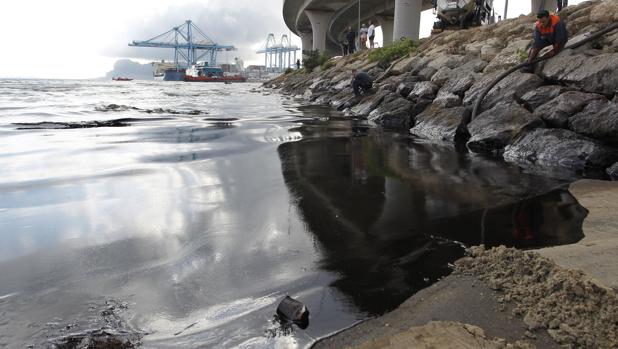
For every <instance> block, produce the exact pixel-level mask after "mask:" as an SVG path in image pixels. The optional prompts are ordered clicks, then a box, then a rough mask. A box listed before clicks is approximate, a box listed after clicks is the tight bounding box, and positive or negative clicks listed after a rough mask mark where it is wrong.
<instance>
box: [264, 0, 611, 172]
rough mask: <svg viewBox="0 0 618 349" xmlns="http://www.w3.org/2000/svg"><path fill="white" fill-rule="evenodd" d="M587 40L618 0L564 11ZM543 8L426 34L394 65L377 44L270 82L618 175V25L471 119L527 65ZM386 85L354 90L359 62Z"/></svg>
mask: <svg viewBox="0 0 618 349" xmlns="http://www.w3.org/2000/svg"><path fill="white" fill-rule="evenodd" d="M560 15H561V17H562V18H563V19H564V20H565V21H566V24H567V29H568V31H569V33H570V35H571V39H570V41H569V42H570V43H573V42H577V41H579V40H582V39H584V38H586V37H587V36H589V35H590V34H591V33H594V32H596V31H598V30H600V29H603V28H604V27H606V26H608V25H610V24H612V23H615V22H617V21H618V0H603V1H587V2H583V3H581V4H579V5H577V6H570V7H568V8H566V9H563V11H562V12H561V13H560ZM534 21H535V18H534V16H532V15H530V16H520V17H519V18H516V19H511V20H506V21H502V22H499V23H497V24H493V25H489V26H484V27H480V28H474V29H470V30H463V31H445V32H443V33H440V34H438V35H435V36H432V37H430V38H428V39H425V40H424V41H422V42H421V44H420V47H419V48H418V50H416V51H415V52H414V53H411V54H410V55H409V56H407V57H403V58H400V59H398V60H396V61H394V62H392V64H390V65H389V64H381V63H379V62H370V61H369V59H368V51H364V52H360V53H357V54H355V55H351V56H346V57H338V58H333V59H332V60H331V61H330V62H329V64H328V65H326V67H325V68H326V69H324V70H322V69H320V68H317V69H316V70H314V71H313V72H311V73H301V72H295V73H289V74H285V75H282V76H281V77H279V78H277V79H275V80H272V81H270V82H268V83H266V84H265V86H267V87H271V88H276V89H280V91H281V92H282V93H283V94H286V95H290V96H293V97H297V98H302V99H304V100H305V101H307V102H310V103H314V104H326V105H330V106H331V107H333V108H336V109H338V110H340V111H342V112H344V113H345V114H346V115H348V116H350V117H356V118H367V119H368V120H370V121H371V122H374V123H375V124H377V125H381V126H383V127H387V128H396V129H400V130H409V132H410V133H411V134H412V135H414V136H415V137H420V138H426V139H430V140H436V141H440V142H444V141H446V142H450V143H455V144H458V145H465V146H466V147H467V149H468V150H469V151H471V152H474V153H494V154H499V155H502V156H503V157H504V159H505V160H506V161H508V162H513V163H516V164H518V165H520V166H522V167H524V168H529V169H533V170H534V169H537V168H541V170H542V171H546V170H548V169H552V170H553V171H555V170H556V169H557V170H558V171H555V172H561V171H567V172H572V173H579V174H589V173H596V174H597V175H596V176H597V177H598V176H599V174H602V175H600V176H603V177H604V178H611V179H614V180H618V64H616V62H618V31H613V32H610V33H608V34H607V35H605V36H603V37H601V38H600V39H597V40H596V41H593V42H590V43H588V44H585V45H583V46H581V47H579V48H577V49H573V50H571V49H567V50H564V51H563V52H561V53H560V54H559V55H558V56H556V57H554V58H553V59H551V60H549V61H546V62H544V63H540V64H539V65H538V66H537V67H536V71H535V73H533V74H528V73H522V72H515V73H513V74H511V75H509V76H508V77H507V78H506V79H504V80H502V81H501V82H500V83H499V84H498V85H496V86H495V87H494V88H493V89H492V90H491V91H490V92H489V94H488V95H487V96H486V97H485V99H484V100H483V104H482V107H481V112H480V114H479V115H478V116H477V117H476V118H475V119H474V120H472V119H471V111H472V107H473V105H474V103H475V102H476V100H477V98H478V96H479V95H480V94H481V92H482V90H483V89H484V88H485V87H486V86H487V85H488V84H489V83H491V82H492V81H493V80H494V79H495V78H496V77H497V76H498V75H500V74H501V73H502V72H504V71H506V70H508V69H509V68H511V67H513V66H515V65H517V64H519V63H520V62H521V60H522V58H523V57H525V55H526V53H527V49H528V48H529V47H530V44H531V35H532V30H531V28H532V25H533V23H534ZM353 68H356V69H361V70H364V71H366V72H367V73H368V74H369V75H371V76H372V77H373V78H374V79H375V80H376V83H375V84H374V86H375V87H376V88H375V92H374V93H371V94H366V95H363V96H361V97H360V98H355V97H353V93H352V89H351V87H350V82H351V73H350V71H351V69H353Z"/></svg>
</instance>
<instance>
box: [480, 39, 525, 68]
mask: <svg viewBox="0 0 618 349" xmlns="http://www.w3.org/2000/svg"><path fill="white" fill-rule="evenodd" d="M528 46H530V40H514V41H511V42H509V44H508V45H507V46H506V47H505V48H504V49H503V50H502V51H500V53H499V54H498V55H496V56H495V57H494V58H493V59H492V60H491V62H489V64H488V65H487V67H486V68H485V70H484V72H485V73H493V72H495V71H502V70H505V69H508V68H511V67H513V66H516V65H518V64H519V63H521V58H522V55H523V54H525V53H526V52H528V50H527V48H528Z"/></svg>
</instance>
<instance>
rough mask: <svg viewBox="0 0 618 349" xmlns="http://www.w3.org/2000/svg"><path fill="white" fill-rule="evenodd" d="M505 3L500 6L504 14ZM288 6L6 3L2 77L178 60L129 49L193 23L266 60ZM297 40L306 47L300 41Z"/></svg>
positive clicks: (76, 73) (122, 0) (245, 2)
mask: <svg viewBox="0 0 618 349" xmlns="http://www.w3.org/2000/svg"><path fill="white" fill-rule="evenodd" d="M548 1H549V0H548ZM581 1H583V0H579V1H578V0H572V1H571V2H570V3H571V4H576V3H579V2H581ZM503 4H504V2H503V1H502V0H496V1H495V5H496V11H497V12H498V13H502V11H503V7H504V6H503ZM281 9H282V0H261V1H260V3H259V6H258V5H257V3H256V2H255V1H254V0H233V1H231V0H200V1H198V0H107V1H101V0H92V1H83V0H54V1H49V0H21V1H6V2H4V3H3V4H2V11H0V42H1V43H2V45H3V49H2V53H1V54H0V76H5V77H7V76H8V77H17V76H20V77H47V78H56V77H57V78H87V77H97V76H103V75H104V73H105V72H106V71H108V70H111V68H112V65H113V62H114V61H115V60H116V59H118V58H126V57H132V58H144V59H148V58H149V59H155V58H159V57H161V55H168V56H167V57H171V50H169V51H157V50H148V49H136V48H129V47H127V43H128V42H129V41H131V40H145V39H149V38H150V37H153V36H155V35H157V34H160V33H163V32H165V31H167V30H168V29H170V28H172V27H173V26H174V25H179V24H181V23H183V22H184V21H185V20H186V19H192V20H194V21H195V22H196V24H198V26H200V27H201V28H202V29H203V30H204V31H205V32H206V34H208V35H210V36H212V37H213V39H215V40H217V41H218V42H219V43H223V44H233V45H235V46H237V47H239V51H238V52H236V53H234V54H227V56H228V58H229V59H233V57H234V56H236V55H238V56H241V57H243V58H245V61H246V62H261V61H262V60H261V59H260V57H259V56H257V55H255V54H254V50H255V48H256V47H259V44H260V43H261V42H262V41H263V40H265V39H266V35H267V34H268V33H270V32H273V33H275V34H276V36H277V37H280V36H281V34H284V33H288V29H287V28H286V27H285V25H284V23H283V18H282V14H281ZM529 10H530V4H529V2H528V1H520V0H516V1H515V0H512V1H511V2H510V6H509V17H512V16H516V15H518V14H520V13H527V12H529ZM432 22H433V20H432V15H431V12H428V13H425V14H424V15H423V22H422V29H421V32H422V33H425V35H427V34H428V32H429V30H430V28H431V25H432ZM293 42H294V43H295V44H297V45H299V46H300V40H299V39H298V38H296V37H295V38H293ZM225 56H226V55H223V56H222V57H223V58H226V57H225ZM167 57H164V58H167Z"/></svg>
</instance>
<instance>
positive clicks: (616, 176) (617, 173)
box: [606, 162, 618, 181]
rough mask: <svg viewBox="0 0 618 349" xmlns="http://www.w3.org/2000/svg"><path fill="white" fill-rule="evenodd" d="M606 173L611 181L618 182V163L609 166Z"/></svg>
mask: <svg viewBox="0 0 618 349" xmlns="http://www.w3.org/2000/svg"><path fill="white" fill-rule="evenodd" d="M606 172H607V174H608V175H609V178H611V179H612V181H618V162H617V163H615V164H613V165H612V166H610V167H609V168H608V169H607V170H606Z"/></svg>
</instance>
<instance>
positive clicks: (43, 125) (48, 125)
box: [13, 118, 142, 130]
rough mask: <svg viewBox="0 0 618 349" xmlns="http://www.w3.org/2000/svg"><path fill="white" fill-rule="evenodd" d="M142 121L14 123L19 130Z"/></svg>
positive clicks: (121, 125)
mask: <svg viewBox="0 0 618 349" xmlns="http://www.w3.org/2000/svg"><path fill="white" fill-rule="evenodd" d="M136 121H142V119H131V118H124V119H115V120H103V121H99V120H94V121H80V122H56V121H42V122H32V123H27V122H24V123H14V124H13V125H15V126H17V129H18V130H48V129H71V128H96V127H126V126H130V125H131V124H130V123H131V122H136Z"/></svg>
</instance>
